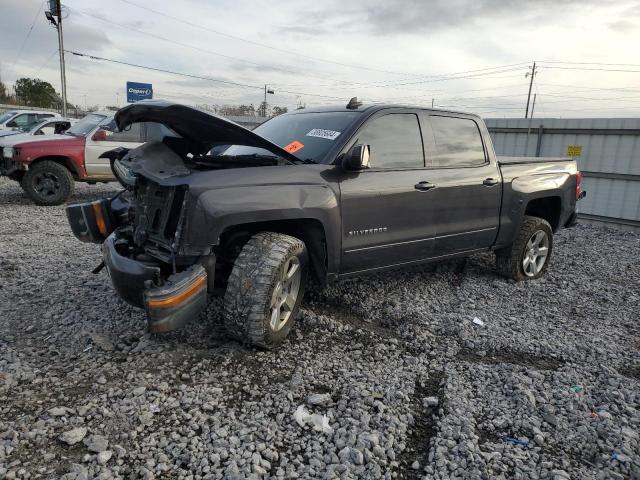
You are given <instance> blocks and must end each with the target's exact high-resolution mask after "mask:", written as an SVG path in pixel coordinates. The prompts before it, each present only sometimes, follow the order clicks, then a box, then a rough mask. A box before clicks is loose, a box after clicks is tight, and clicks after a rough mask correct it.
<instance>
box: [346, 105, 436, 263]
mask: <svg viewBox="0 0 640 480" xmlns="http://www.w3.org/2000/svg"><path fill="white" fill-rule="evenodd" d="M355 143H356V144H362V145H369V146H370V161H369V165H370V168H369V169H367V170H364V171H361V172H345V173H344V174H343V175H344V176H343V178H342V179H341V180H340V192H341V208H342V247H343V254H342V263H341V273H354V272H358V271H362V270H369V269H374V268H378V267H384V266H389V265H399V264H403V263H407V262H410V261H414V260H416V259H425V258H429V257H430V256H431V253H432V248H433V240H434V237H435V236H436V230H435V224H434V223H433V217H434V210H433V202H431V201H429V196H430V193H431V189H430V188H429V187H430V185H429V183H428V180H429V179H428V178H427V176H426V173H427V172H426V170H425V165H424V153H423V146H422V139H421V134H420V125H419V122H418V117H417V115H416V114H415V113H386V114H382V115H378V116H375V117H373V118H371V119H369V120H368V121H367V122H366V123H365V124H364V125H363V127H362V128H361V129H360V131H359V132H358V134H357V140H356V141H355ZM421 182H424V183H421Z"/></svg>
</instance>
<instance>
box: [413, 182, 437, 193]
mask: <svg viewBox="0 0 640 480" xmlns="http://www.w3.org/2000/svg"><path fill="white" fill-rule="evenodd" d="M413 188H415V189H416V190H420V191H421V192H426V191H427V190H431V189H432V188H436V186H435V185H434V184H433V183H429V182H426V181H423V182H418V183H416V184H415V185H414V186H413Z"/></svg>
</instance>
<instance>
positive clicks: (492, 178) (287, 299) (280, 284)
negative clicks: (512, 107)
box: [67, 98, 584, 348]
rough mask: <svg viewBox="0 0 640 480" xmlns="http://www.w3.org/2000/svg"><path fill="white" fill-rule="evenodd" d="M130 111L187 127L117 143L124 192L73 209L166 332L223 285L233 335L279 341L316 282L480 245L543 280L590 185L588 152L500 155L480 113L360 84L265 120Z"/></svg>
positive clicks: (162, 107) (154, 107) (123, 288)
mask: <svg viewBox="0 0 640 480" xmlns="http://www.w3.org/2000/svg"><path fill="white" fill-rule="evenodd" d="M115 118H116V123H117V125H118V128H120V129H122V130H124V129H127V128H128V127H129V126H130V125H132V124H134V123H138V122H158V123H161V124H164V125H165V126H166V127H167V128H168V132H170V133H171V135H167V136H165V137H164V138H163V140H162V141H161V142H152V143H146V144H143V145H142V146H140V147H137V148H134V149H132V150H127V149H124V148H120V149H116V150H113V151H110V152H108V153H107V156H108V157H109V158H110V160H111V163H112V168H113V171H114V174H115V176H116V177H117V178H118V180H119V181H120V182H121V183H122V185H123V186H124V190H123V191H122V192H120V193H119V194H118V195H116V196H114V197H113V198H108V199H103V200H100V201H97V202H91V203H84V204H77V205H71V206H68V207H67V216H68V219H69V223H70V225H71V227H72V229H73V232H74V234H75V235H76V236H77V237H78V238H79V239H80V240H82V241H86V242H95V243H102V252H103V264H101V265H100V266H102V265H106V267H107V270H108V272H109V275H110V277H111V280H112V283H113V285H114V287H115V289H116V291H117V292H118V294H119V295H120V296H121V297H122V298H123V299H124V300H125V301H127V302H128V303H130V304H131V305H134V306H137V307H141V308H144V309H145V310H146V312H147V316H148V322H149V328H150V330H151V331H153V332H165V331H169V330H173V329H175V328H178V327H179V326H181V325H183V324H184V323H185V322H186V321H188V320H190V319H193V318H197V317H198V316H199V314H200V313H201V311H202V310H203V309H204V307H205V306H206V304H207V298H208V295H211V294H214V293H220V294H222V293H223V294H224V315H223V317H224V322H225V326H226V328H227V330H228V332H229V334H230V335H232V336H234V337H235V338H238V339H239V340H241V341H243V342H246V343H249V344H253V345H257V346H261V347H265V348H271V347H274V346H276V345H278V344H280V343H281V342H282V341H283V340H284V339H285V338H286V336H287V334H288V333H289V331H290V330H291V328H292V325H293V323H294V319H295V317H296V312H297V310H298V308H299V305H300V303H301V301H302V298H303V294H304V290H305V285H307V282H309V281H313V282H315V283H318V284H321V285H322V284H324V283H326V282H327V281H333V280H337V279H339V278H342V277H346V276H350V275H359V274H364V273H368V272H375V271H380V270H383V269H388V268H396V267H405V266H409V265H413V264H417V263H422V262H430V261H434V260H442V259H450V258H454V257H461V256H466V255H471V254H474V253H478V252H486V251H493V252H494V253H495V255H496V262H497V271H498V272H499V273H500V274H502V275H505V276H507V277H509V278H512V279H515V280H526V279H535V278H538V277H540V276H541V275H543V274H544V272H545V271H546V269H547V267H548V266H549V260H550V257H551V251H552V247H553V233H554V232H555V231H556V230H557V229H559V228H563V227H568V226H571V225H573V224H574V223H575V221H576V202H577V201H578V200H579V199H580V198H582V197H583V196H584V192H582V191H581V189H580V181H581V175H580V172H578V170H577V167H576V163H575V162H574V161H572V160H570V159H564V158H503V159H497V158H496V155H495V153H494V150H493V146H492V143H491V138H490V136H489V133H488V131H487V128H486V126H485V124H484V123H483V121H482V120H481V119H480V118H479V117H477V116H476V115H470V114H466V113H458V112H450V111H441V110H433V109H425V108H421V107H408V106H395V105H371V106H364V105H362V104H361V103H360V102H358V101H357V100H356V99H355V98H354V99H352V100H351V101H350V102H349V103H348V105H346V106H339V107H325V108H318V109H305V110H299V111H296V112H294V113H289V114H285V115H281V116H278V117H275V118H273V119H271V120H269V121H267V122H265V123H264V124H262V125H260V126H259V127H258V128H256V129H255V130H254V131H250V130H247V129H245V128H243V127H241V126H239V125H237V124H235V123H233V122H230V121H228V120H225V119H223V118H220V117H217V116H215V115H211V114H209V113H205V112H202V111H199V110H196V109H193V108H190V107H186V106H183V105H179V104H175V103H169V102H165V101H155V100H152V101H143V102H139V103H137V104H133V105H130V106H127V107H125V108H123V109H121V110H120V111H118V112H117V114H116V116H115ZM96 270H99V269H96Z"/></svg>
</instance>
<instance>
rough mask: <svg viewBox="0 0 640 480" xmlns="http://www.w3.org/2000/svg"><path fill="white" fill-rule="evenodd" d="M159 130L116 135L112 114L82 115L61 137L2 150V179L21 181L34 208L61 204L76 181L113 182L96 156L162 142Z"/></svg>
mask: <svg viewBox="0 0 640 480" xmlns="http://www.w3.org/2000/svg"><path fill="white" fill-rule="evenodd" d="M163 128H164V127H162V126H161V125H157V124H151V125H150V124H144V123H142V124H141V123H138V124H135V125H132V126H131V128H129V129H127V130H125V131H117V129H116V128H115V123H114V119H113V112H94V113H90V114H88V115H86V116H85V117H84V118H82V119H81V120H79V121H78V122H77V123H75V124H74V125H73V126H71V127H70V128H69V129H68V130H67V131H66V132H65V133H64V135H63V136H62V138H61V137H60V136H55V137H53V136H43V137H41V138H37V139H36V138H33V137H30V139H29V140H28V141H22V142H14V143H13V144H12V145H8V146H6V147H4V148H3V149H2V156H3V158H2V162H0V175H4V176H8V177H9V178H11V179H13V180H16V181H18V182H20V185H21V186H22V188H23V189H24V191H25V192H26V194H27V195H28V196H29V197H30V198H31V199H32V200H33V201H34V202H35V203H36V204H38V205H60V204H61V203H64V202H65V201H67V200H68V199H69V197H70V196H71V195H72V194H73V190H74V182H88V183H95V182H111V181H114V180H115V178H114V177H113V174H112V171H111V167H110V165H109V160H108V159H104V158H100V156H101V155H102V154H103V153H104V152H106V151H109V150H112V149H114V148H116V147H118V146H128V147H130V148H134V147H137V146H139V145H142V143H143V142H145V141H146V140H148V139H154V138H162V135H164V134H166V133H168V131H166V132H164V131H163Z"/></svg>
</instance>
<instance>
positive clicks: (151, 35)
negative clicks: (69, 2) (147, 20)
mask: <svg viewBox="0 0 640 480" xmlns="http://www.w3.org/2000/svg"><path fill="white" fill-rule="evenodd" d="M73 10H74V11H76V12H78V13H80V14H82V15H86V16H88V17H91V18H95V19H96V20H100V21H101V22H104V23H108V24H110V25H115V26H117V27H120V28H122V29H124V30H127V31H133V32H136V33H139V34H140V35H146V36H148V37H151V38H155V39H157V40H162V41H163V42H168V43H172V44H174V45H177V46H179V47H183V48H190V49H193V50H197V51H199V52H202V53H208V54H210V55H215V56H218V57H222V58H226V59H229V60H233V61H236V62H241V63H246V64H249V65H253V66H256V67H260V68H269V69H273V70H276V71H278V70H279V71H281V72H286V73H293V74H295V75H299V76H301V77H310V78H320V79H322V80H331V78H330V77H324V76H319V75H310V74H305V73H302V72H300V70H292V69H288V68H286V67H284V66H281V65H269V64H265V63H259V62H252V61H251V60H247V59H244V58H240V57H234V56H233V55H227V54H224V53H220V52H216V51H213V50H208V49H206V48H202V47H198V46H196V45H191V44H188V43H183V42H180V41H177V40H172V39H170V38H166V37H163V36H161V35H157V34H155V33H151V32H145V31H144V30H139V29H136V28H133V27H131V26H128V25H122V24H120V23H118V22H115V21H113V20H109V19H108V18H104V17H101V16H100V15H95V14H93V13H89V12H86V11H84V10H79V9H77V8H74V9H73ZM347 83H348V82H347Z"/></svg>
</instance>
